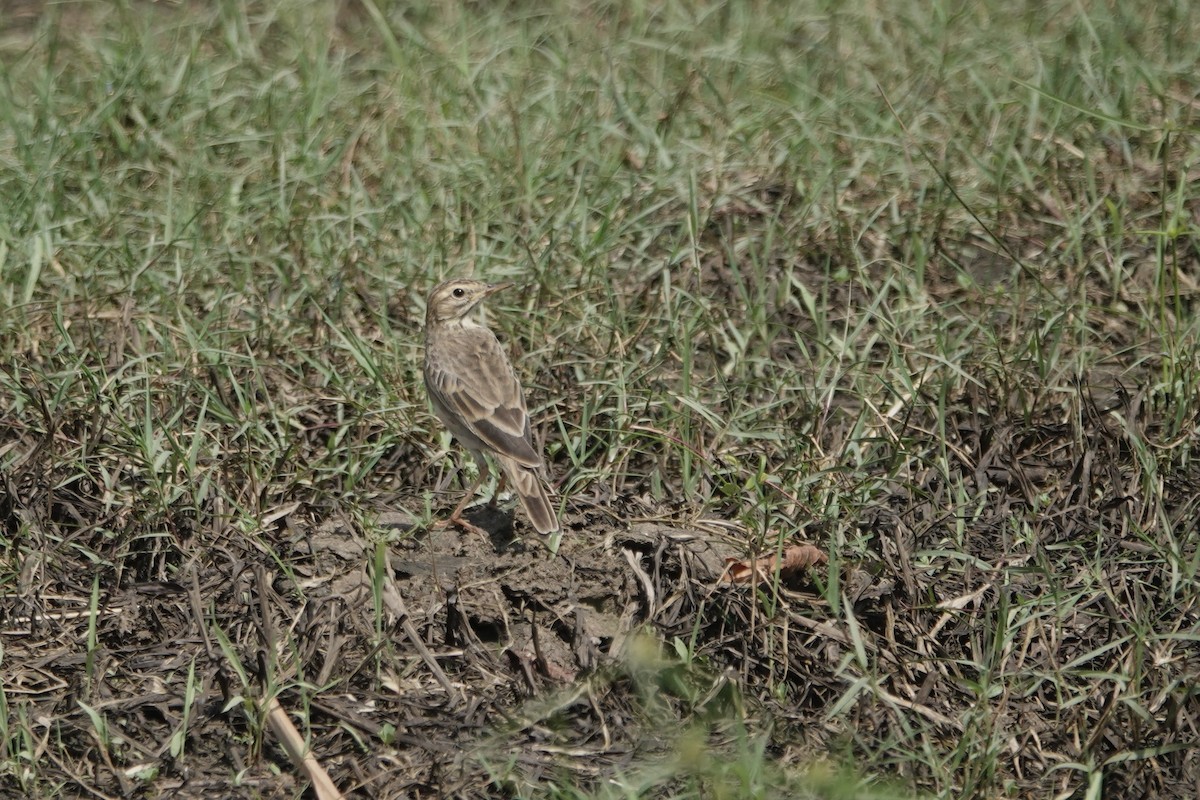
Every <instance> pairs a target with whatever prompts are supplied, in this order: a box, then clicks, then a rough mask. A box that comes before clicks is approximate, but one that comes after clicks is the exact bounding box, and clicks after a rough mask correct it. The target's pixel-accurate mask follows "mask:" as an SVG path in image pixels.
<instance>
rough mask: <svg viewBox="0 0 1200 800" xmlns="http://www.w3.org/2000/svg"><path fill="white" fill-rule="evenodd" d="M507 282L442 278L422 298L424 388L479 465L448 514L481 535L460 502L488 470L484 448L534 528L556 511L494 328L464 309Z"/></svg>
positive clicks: (545, 528) (543, 526) (546, 526)
mask: <svg viewBox="0 0 1200 800" xmlns="http://www.w3.org/2000/svg"><path fill="white" fill-rule="evenodd" d="M511 285H512V284H508V283H502V284H495V285H489V284H486V283H482V282H480V281H473V280H452V281H446V282H445V283H443V284H441V285H439V286H437V287H435V288H434V290H433V291H432V292H430V293H429V301H428V303H427V304H426V309H425V389H426V391H427V392H429V399H430V401H432V403H433V410H434V412H435V413H436V414H437V415H438V418H439V419H441V421H442V423H443V424H445V426H446V427H447V428H448V429H449V430H450V433H452V434H454V438H455V439H457V440H458V442H459V444H461V445H462V446H463V447H465V448H466V449H467V450H469V451H470V452H471V455H473V456H474V457H475V462H476V463H477V464H478V465H479V478H478V479H477V480H476V481H475V483H474V484H472V485H471V488H469V489H467V494H466V496H465V497H463V499H462V502H461V503H459V504H458V506H457V507H456V508H455V509H454V511H452V512H450V519H449V520H447V522H448V523H450V524H454V525H458V526H459V527H462V528H465V529H467V530H471V531H475V532H479V533H484V534H485V535H486V531H483V530H481V529H480V528H478V527H476V526H475V525H472V524H471V523H470V522H467V521H466V520H465V519H463V518H462V510H463V507H464V506H466V505H467V503H468V502H470V500H471V498H472V497H474V495H475V490H476V489H478V488H479V486H480V484H482V483H483V482H484V481H486V480H487V478H488V462H487V457H486V455H485V454H487V453H490V454H491V455H492V457H493V458H495V459H496V461H497V463H499V465H500V471H501V478H500V484H499V485H498V486H497V487H496V494H499V493H500V492H501V491H502V490H503V486H504V481H505V479H506V478H507V479H508V481H509V482H510V483H511V484H512V486H513V488H514V489H516V492H517V496H518V497H520V498H521V505H523V506H524V507H525V513H526V514H528V515H529V520H530V522H532V523H533V527H534V528H536V529H537V532H538V533H554V532H555V531H557V530H558V519H557V518H556V517H555V514H554V506H553V505H552V504H551V502H550V494H549V492H547V490H546V485H545V484H544V483H543V482H542V478H541V473H542V470H543V463H542V456H541V454H540V453H538V452H537V451H536V450H534V449H533V440H532V438H531V437H530V433H529V413H528V411H527V410H526V408H525V393H524V392H523V391H522V390H521V383H520V381H518V380H517V375H516V373H515V372H513V368H512V364H510V363H509V361H508V356H506V355H505V353H504V348H503V347H501V345H500V342H499V341H498V340H497V339H496V336H495V334H493V333H492V332H491V331H490V330H488V329H487V328H485V327H483V326H481V325H479V324H478V323H476V322H475V321H473V320H471V319H470V318H469V317H468V315H469V314H470V313H471V311H472V310H474V308H475V306H477V305H479V303H480V302H482V301H483V299H484V298H486V297H488V296H489V295H492V294H494V293H495V292H498V291H500V290H501V289H507V288H508V287H509V286H511ZM492 501H493V502H494V501H495V495H493V496H492Z"/></svg>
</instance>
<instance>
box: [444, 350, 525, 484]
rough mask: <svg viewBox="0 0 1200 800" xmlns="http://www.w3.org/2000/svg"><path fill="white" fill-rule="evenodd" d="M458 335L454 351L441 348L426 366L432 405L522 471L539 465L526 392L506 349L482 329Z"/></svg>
mask: <svg viewBox="0 0 1200 800" xmlns="http://www.w3.org/2000/svg"><path fill="white" fill-rule="evenodd" d="M458 336H459V338H457V339H456V341H455V346H454V347H452V348H440V349H439V352H438V356H437V357H436V358H434V359H431V360H430V361H429V362H428V363H427V364H426V369H425V372H426V375H425V377H426V383H427V384H428V387H429V391H430V392H431V393H433V394H434V396H435V401H436V402H437V403H440V404H441V405H442V407H443V408H445V409H446V410H447V411H449V412H450V413H452V414H454V415H455V416H456V417H457V418H458V419H459V420H460V421H461V422H462V423H463V424H464V425H465V426H466V427H467V429H468V430H470V431H471V433H473V434H475V435H476V436H477V437H479V439H480V440H482V441H483V442H484V443H485V444H487V445H488V446H489V447H491V448H492V449H493V450H496V451H497V452H500V453H503V454H504V455H506V456H508V457H510V458H512V459H515V460H516V461H519V462H520V463H522V464H524V465H525V466H528V467H539V466H541V463H542V460H541V458H540V457H539V456H538V454H537V453H536V452H534V449H533V445H532V444H531V443H530V434H529V413H528V412H527V411H526V408H525V393H524V392H523V391H522V390H521V383H520V381H518V380H517V376H516V373H514V372H513V368H512V365H511V364H510V363H509V362H508V356H506V355H505V353H504V348H503V347H501V345H500V342H499V341H497V340H496V337H495V336H494V335H493V334H492V332H491V331H489V330H487V329H485V328H475V329H468V330H466V331H461V332H459V334H458Z"/></svg>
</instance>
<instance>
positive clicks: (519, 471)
mask: <svg viewBox="0 0 1200 800" xmlns="http://www.w3.org/2000/svg"><path fill="white" fill-rule="evenodd" d="M497 460H498V461H499V462H500V468H501V469H503V470H504V474H505V475H507V476H508V483H509V485H510V486H512V488H513V491H515V492H516V493H517V496H518V497H520V498H521V505H522V506H524V507H525V513H526V514H527V515H528V516H529V521H530V522H532V523H533V527H534V528H535V529H536V530H537V532H538V533H554V532H555V531H557V530H558V518H557V517H556V516H555V514H554V503H553V502H551V500H550V493H549V492H548V491H547V490H546V484H545V483H544V482H543V481H542V478H541V476H540V475H538V473H537V470H536V469H531V468H530V467H527V466H525V465H524V464H521V463H520V462H517V461H513V460H512V459H509V458H499V459H497Z"/></svg>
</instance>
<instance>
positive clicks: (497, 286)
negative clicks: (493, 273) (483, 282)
mask: <svg viewBox="0 0 1200 800" xmlns="http://www.w3.org/2000/svg"><path fill="white" fill-rule="evenodd" d="M511 288H512V284H511V283H493V284H491V285H490V286H488V287H487V291H485V292H484V293H483V296H484V297H489V296H491V295H494V294H495V293H496V292H503V291H504V290H505V289H511Z"/></svg>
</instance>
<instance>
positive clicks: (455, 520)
mask: <svg viewBox="0 0 1200 800" xmlns="http://www.w3.org/2000/svg"><path fill="white" fill-rule="evenodd" d="M473 455H474V456H475V462H476V463H477V464H478V465H479V477H478V478H476V479H475V482H474V483H472V484H471V488H469V489H467V493H466V494H464V495H463V499H462V501H461V502H459V504H458V505H457V506H455V507H454V510H453V511H451V512H450V518H449V519H447V520H446V521H445V522H443V523H441V524H440V525H438V527H445V526H446V525H457V526H458V527H460V528H462V529H463V530H464V531H467V532H468V533H478V534H479V535H480V536H488V535H489V534H488V532H487V531H485V530H484V529H483V528H481V527H479V526H478V525H475V524H474V523H471V522H468V521H467V520H465V519H463V516H462V512H463V509H464V508H466V507H467V504H468V503H470V502H471V500H473V499H474V498H475V490H476V489H478V488H479V487H480V485H482V484H483V483H484V482H485V481H486V480H487V479H488V465H487V459H486V458H484V457H483V454H482V453H474V454H473Z"/></svg>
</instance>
